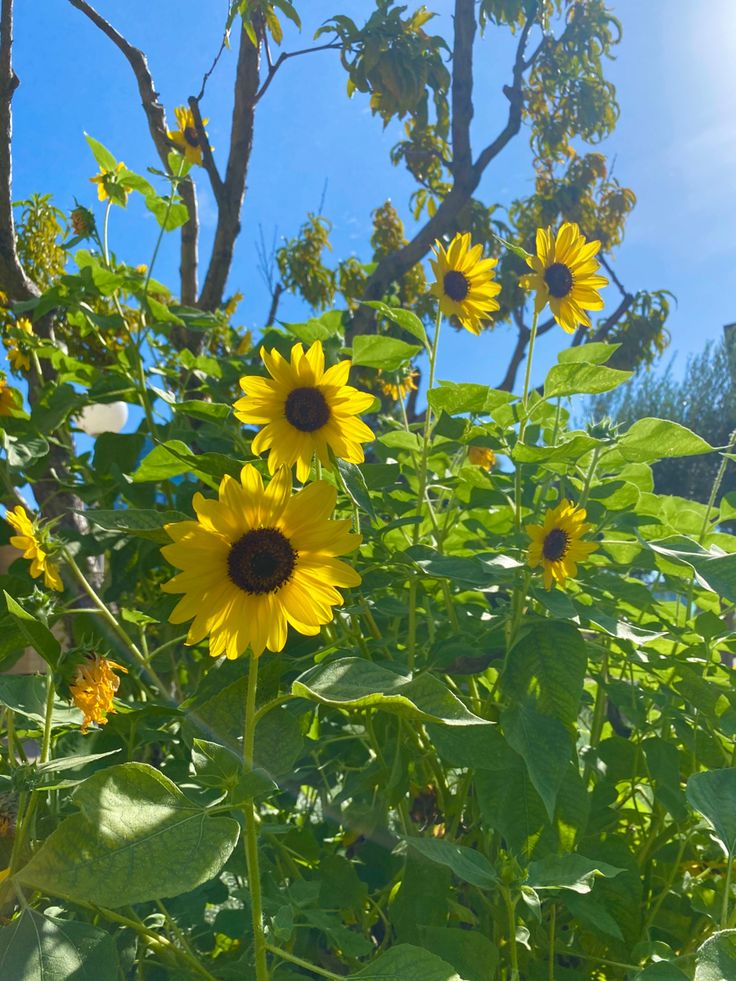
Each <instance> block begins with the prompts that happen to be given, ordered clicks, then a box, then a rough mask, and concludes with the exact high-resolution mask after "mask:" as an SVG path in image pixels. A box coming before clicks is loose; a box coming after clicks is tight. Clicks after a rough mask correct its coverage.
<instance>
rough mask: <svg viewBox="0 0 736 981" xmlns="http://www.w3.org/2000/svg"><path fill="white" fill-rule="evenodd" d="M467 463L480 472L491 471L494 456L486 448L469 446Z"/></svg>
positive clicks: (494, 461) (491, 451) (494, 459)
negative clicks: (479, 469) (478, 468)
mask: <svg viewBox="0 0 736 981" xmlns="http://www.w3.org/2000/svg"><path fill="white" fill-rule="evenodd" d="M468 462H469V463H472V464H473V466H474V467H480V468H481V470H491V469H492V468H493V467H495V466H496V454H495V453H494V452H493V450H489V449H488V447H487V446H469V447H468Z"/></svg>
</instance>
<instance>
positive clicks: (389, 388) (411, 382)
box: [378, 368, 419, 402]
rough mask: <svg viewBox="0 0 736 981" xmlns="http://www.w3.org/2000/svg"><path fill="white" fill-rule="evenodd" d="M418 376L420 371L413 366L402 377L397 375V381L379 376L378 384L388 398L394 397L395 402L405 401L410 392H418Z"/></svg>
mask: <svg viewBox="0 0 736 981" xmlns="http://www.w3.org/2000/svg"><path fill="white" fill-rule="evenodd" d="M379 374H380V373H379ZM418 377H419V372H418V371H417V369H416V368H413V369H412V370H411V371H408V372H407V373H406V374H405V375H403V376H402V377H401V378H399V377H396V379H395V381H386V380H384V379H383V378H381V377H379V379H378V385H379V387H380V389H381V391H382V392H383V394H384V395H385V396H386V398H389V399H393V400H394V402H403V401H404V399H405V398H406V396H407V395H408V394H409V392H416V390H417V381H416V380H417V378H418Z"/></svg>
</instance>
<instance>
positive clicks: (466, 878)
mask: <svg viewBox="0 0 736 981" xmlns="http://www.w3.org/2000/svg"><path fill="white" fill-rule="evenodd" d="M406 848H413V849H414V850H415V851H417V852H419V854H420V855H423V856H424V858H427V859H429V861H430V862H436V863H437V864H438V865H446V866H447V868H448V869H451V870H452V871H453V872H454V873H455V875H456V876H457V877H458V879H462V880H463V882H469V883H470V884H471V885H473V886H479V887H480V888H481V889H494V888H495V886H496V885H497V884H498V876H497V875H496V872H495V870H494V868H493V866H492V865H491V863H490V862H489V861H488V859H487V858H486V857H485V855H483V854H481V852H479V851H476V850H475V849H473V848H466V847H465V846H464V845H456V844H454V843H453V842H451V841H445V840H444V839H442V838H417V837H414V836H411V837H406V838H404V839H403V840H402V843H401V844H400V845H399V846H398V847H397V849H396V851H404V850H405V849H406Z"/></svg>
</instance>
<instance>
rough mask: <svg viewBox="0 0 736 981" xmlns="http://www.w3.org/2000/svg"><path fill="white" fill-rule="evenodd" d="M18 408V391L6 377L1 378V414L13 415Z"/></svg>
mask: <svg viewBox="0 0 736 981" xmlns="http://www.w3.org/2000/svg"><path fill="white" fill-rule="evenodd" d="M16 408H17V402H16V391H15V389H14V388H11V387H10V385H8V383H7V382H6V381H5V379H4V378H0V416H9V415H12V413H13V410H14V409H16Z"/></svg>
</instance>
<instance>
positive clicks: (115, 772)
mask: <svg viewBox="0 0 736 981" xmlns="http://www.w3.org/2000/svg"><path fill="white" fill-rule="evenodd" d="M74 802H75V804H77V806H78V807H79V808H80V811H81V813H80V814H75V815H73V816H72V817H69V818H67V819H66V820H65V821H62V823H61V824H60V825H59V827H58V828H57V829H56V831H54V832H52V834H51V835H50V836H49V837H48V838H47V839H46V840H45V841H44V843H43V845H42V846H41V847H40V849H39V850H38V851H37V852H36V853H35V854H34V855H33V857H32V858H31V860H30V861H29V862H28V864H27V865H25V866H24V867H23V868H21V869H20V870H19V871H18V872H17V873H16V878H17V879H18V880H19V881H20V882H21V883H24V884H26V885H28V886H31V887H32V888H35V889H40V890H42V891H43V892H45V893H46V894H48V895H51V896H59V897H61V898H62V899H68V900H71V901H73V902H74V901H82V902H87V903H95V904H97V905H99V906H107V907H110V908H112V909H117V908H119V907H121V906H128V905H133V904H135V903H145V902H150V901H151V900H154V899H163V898H165V897H167V896H178V895H180V894H181V893H184V892H189V891H190V890H191V889H194V888H195V887H196V886H198V885H201V884H202V883H203V882H207V881H208V880H209V879H211V878H213V877H214V876H215V875H217V873H218V872H219V871H220V870H221V869H222V867H223V865H224V864H225V862H226V861H227V859H228V857H229V856H230V853H231V852H232V850H233V848H234V847H235V843H236V842H237V840H238V835H239V830H240V829H239V825H238V823H237V821H234V820H232V819H231V818H224V817H210V816H209V815H208V814H207V813H206V811H205V810H204V809H203V808H202V807H200V806H198V805H197V804H195V803H193V802H192V801H191V800H189V798H187V797H185V796H184V794H183V793H182V792H181V791H180V790H179V788H178V787H177V786H176V784H174V783H172V782H171V780H169V779H168V777H165V776H164V775H163V774H162V773H160V772H159V771H158V770H156V769H155V768H154V767H152V766H148V765H147V764H144V763H123V764H120V765H119V766H111V767H108V768H107V769H105V770H100V771H99V772H98V773H95V774H93V776H91V777H89V778H88V779H87V780H85V782H84V783H83V784H82V785H81V786H80V787H79V789H78V790H77V791H76V793H75V795H74ZM172 856H180V857H182V859H183V858H184V857H185V860H181V861H172Z"/></svg>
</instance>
